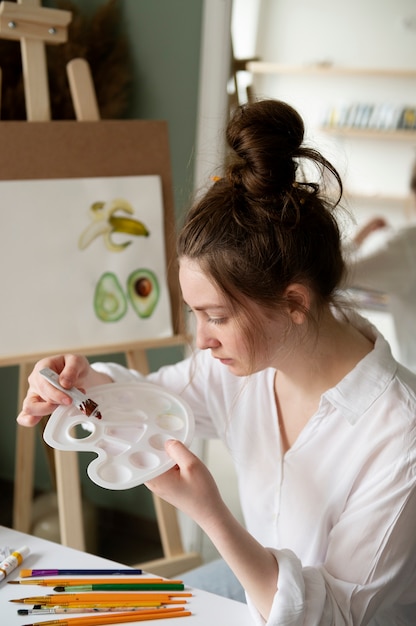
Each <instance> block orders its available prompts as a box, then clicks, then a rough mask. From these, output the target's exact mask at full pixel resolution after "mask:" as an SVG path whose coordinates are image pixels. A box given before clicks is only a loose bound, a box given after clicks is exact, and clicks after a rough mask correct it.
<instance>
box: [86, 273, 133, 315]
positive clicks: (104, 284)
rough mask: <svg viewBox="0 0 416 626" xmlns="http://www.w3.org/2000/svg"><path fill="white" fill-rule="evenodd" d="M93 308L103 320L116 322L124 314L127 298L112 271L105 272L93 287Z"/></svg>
mask: <svg viewBox="0 0 416 626" xmlns="http://www.w3.org/2000/svg"><path fill="white" fill-rule="evenodd" d="M94 309H95V314H96V315H97V317H98V318H99V319H100V320H102V321H103V322H117V321H118V320H119V319H121V318H122V317H123V315H125V314H126V311H127V299H126V296H125V295H124V292H123V289H122V288H121V285H120V283H119V280H118V278H117V276H116V275H115V274H113V272H105V273H104V274H103V275H102V276H101V278H100V280H99V281H98V283H97V285H96V287H95V294H94Z"/></svg>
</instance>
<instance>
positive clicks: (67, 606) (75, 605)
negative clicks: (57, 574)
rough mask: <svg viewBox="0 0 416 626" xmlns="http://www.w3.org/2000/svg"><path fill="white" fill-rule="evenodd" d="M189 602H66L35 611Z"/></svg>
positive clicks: (142, 606)
mask: <svg viewBox="0 0 416 626" xmlns="http://www.w3.org/2000/svg"><path fill="white" fill-rule="evenodd" d="M186 603H187V600H185V599H182V600H163V602H162V601H161V600H132V601H131V602H117V603H115V602H66V603H64V604H47V605H46V604H35V605H34V606H33V609H43V610H49V611H53V610H54V609H74V610H75V609H103V610H104V609H107V610H110V609H119V608H123V609H124V610H125V611H131V610H134V609H137V608H147V609H150V608H153V609H156V608H159V607H161V606H170V605H173V604H186Z"/></svg>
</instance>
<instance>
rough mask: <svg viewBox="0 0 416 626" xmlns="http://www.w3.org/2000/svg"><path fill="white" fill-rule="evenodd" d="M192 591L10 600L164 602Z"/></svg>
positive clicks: (57, 602) (29, 602) (55, 602)
mask: <svg viewBox="0 0 416 626" xmlns="http://www.w3.org/2000/svg"><path fill="white" fill-rule="evenodd" d="M191 596H192V593H188V592H176V593H156V592H154V593H143V592H140V591H139V592H137V593H133V592H131V593H129V592H128V591H126V592H123V591H121V592H120V593H115V592H114V593H67V594H64V593H62V594H60V593H58V594H51V595H47V596H33V597H29V598H19V599H15V600H9V602H20V603H21V604H46V605H50V604H52V605H54V604H55V605H60V606H62V605H63V604H67V603H70V604H73V603H75V602H76V603H78V604H86V603H88V604H93V603H97V604H101V603H102V602H108V603H110V602H113V603H114V604H117V603H118V602H134V601H139V602H140V601H143V600H156V601H160V602H163V601H164V600H170V599H171V598H187V597H188V598H189V597H191Z"/></svg>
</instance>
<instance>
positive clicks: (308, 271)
mask: <svg viewBox="0 0 416 626" xmlns="http://www.w3.org/2000/svg"><path fill="white" fill-rule="evenodd" d="M226 139H227V143H228V145H229V148H230V149H231V155H230V158H229V159H228V163H227V165H226V169H225V174H224V176H223V177H221V178H219V179H217V180H216V182H214V184H213V185H212V186H211V187H210V188H209V189H208V191H207V192H206V193H205V195H203V197H201V198H200V199H198V200H197V201H196V202H195V204H194V206H193V207H191V209H190V211H189V213H188V215H187V216H186V217H185V222H184V225H183V227H182V229H181V231H180V233H179V238H178V249H177V251H178V256H179V258H180V257H183V256H185V257H188V258H191V259H196V260H197V261H198V263H199V264H200V266H201V269H202V270H203V271H204V272H205V273H206V274H207V275H208V276H209V277H210V278H211V279H212V280H213V281H214V282H215V283H216V284H217V286H218V287H219V288H220V289H221V290H222V292H223V293H224V294H225V296H226V297H227V299H228V300H229V301H230V303H231V304H234V306H235V310H236V311H237V310H239V309H240V307H239V306H238V305H241V304H242V303H244V301H246V300H247V298H248V299H250V300H252V301H254V302H256V303H257V304H258V305H260V306H262V307H265V308H268V309H273V310H276V307H277V306H280V305H284V304H287V302H286V300H285V296H284V293H285V290H286V288H287V287H288V285H290V284H291V283H295V282H296V283H302V284H304V285H307V286H308V287H309V288H310V289H311V290H312V292H313V294H314V299H315V302H316V303H317V304H318V305H322V304H324V303H331V302H332V301H333V300H334V294H335V291H336V289H337V286H338V285H339V283H340V281H341V279H342V276H343V273H344V262H343V258H342V254H341V246H340V232H339V227H338V224H337V221H336V219H335V217H334V215H333V209H334V208H335V206H336V205H337V204H338V202H339V199H340V198H341V194H342V183H341V180H340V177H339V175H338V173H337V171H336V170H335V169H334V167H333V166H332V165H331V164H330V163H329V162H328V161H327V160H326V159H325V158H324V157H323V156H322V155H321V154H320V153H319V152H317V151H316V150H313V149H311V148H308V147H307V146H304V144H303V139H304V124H303V121H302V118H301V117H300V116H299V114H298V113H297V112H296V111H295V110H294V109H293V108H292V107H291V106H289V105H288V104H286V103H285V102H281V101H277V100H262V101H258V102H254V103H250V104H246V105H243V106H241V107H239V108H237V110H236V111H235V113H234V115H233V117H232V119H231V120H230V121H229V123H228V126H227V129H226ZM307 163H309V164H312V165H314V166H315V167H314V168H313V169H314V170H315V171H317V172H318V174H319V176H318V182H310V181H308V180H305V178H304V176H303V175H302V172H303V169H304V166H305V165H306V164H307ZM326 174H330V175H331V178H332V179H333V181H334V182H335V185H336V191H337V193H336V199H335V200H333V201H332V202H329V201H328V199H327V198H326V197H325V196H324V185H323V183H324V182H325V179H326V178H327V177H326V176H325V175H326Z"/></svg>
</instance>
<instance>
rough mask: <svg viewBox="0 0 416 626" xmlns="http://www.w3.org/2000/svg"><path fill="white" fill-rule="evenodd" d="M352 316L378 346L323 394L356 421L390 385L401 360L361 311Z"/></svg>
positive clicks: (354, 321)
mask: <svg viewBox="0 0 416 626" xmlns="http://www.w3.org/2000/svg"><path fill="white" fill-rule="evenodd" d="M348 317H349V319H350V322H351V323H352V324H353V325H354V326H355V327H356V328H357V329H358V330H360V331H361V332H362V333H363V334H364V335H365V336H366V337H368V338H369V339H371V341H374V349H373V350H371V352H369V353H368V354H367V355H366V356H365V357H364V358H363V359H362V360H361V361H360V362H359V363H358V364H357V365H356V367H354V369H353V370H352V371H351V372H349V373H348V374H347V375H346V376H345V377H344V378H343V379H342V380H341V381H340V382H339V383H338V385H336V386H335V387H332V388H331V389H329V390H328V391H327V392H326V393H325V394H324V396H323V397H324V398H326V399H327V400H328V401H329V402H330V403H331V404H332V405H333V406H335V407H336V408H338V409H339V410H340V411H341V412H342V414H343V415H344V416H345V418H346V419H347V420H348V421H349V422H350V423H351V424H355V423H356V422H357V420H358V419H359V418H360V417H361V415H363V413H365V412H366V411H367V409H369V407H370V406H371V405H372V404H373V403H374V402H375V401H376V400H377V399H378V398H379V397H380V396H381V394H382V393H383V392H384V390H385V389H386V387H387V386H388V385H389V384H390V382H391V380H392V379H393V378H394V376H395V374H396V372H397V362H396V361H395V359H394V358H393V356H392V353H391V349H390V346H389V344H388V343H387V341H386V340H385V339H384V337H383V335H382V334H381V333H380V332H379V331H378V330H377V328H376V327H375V326H373V324H371V323H370V322H369V321H368V320H366V319H364V318H363V317H361V316H360V315H358V314H357V313H352V314H349V315H348Z"/></svg>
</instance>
